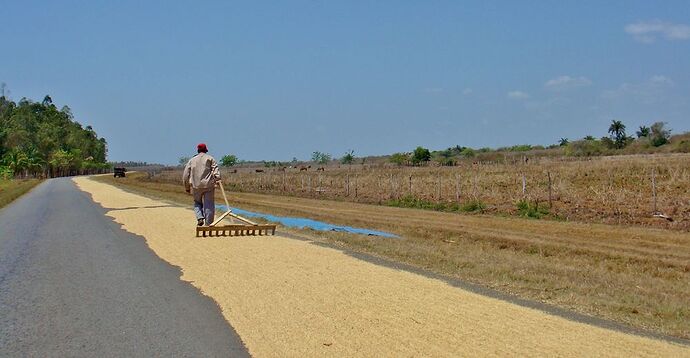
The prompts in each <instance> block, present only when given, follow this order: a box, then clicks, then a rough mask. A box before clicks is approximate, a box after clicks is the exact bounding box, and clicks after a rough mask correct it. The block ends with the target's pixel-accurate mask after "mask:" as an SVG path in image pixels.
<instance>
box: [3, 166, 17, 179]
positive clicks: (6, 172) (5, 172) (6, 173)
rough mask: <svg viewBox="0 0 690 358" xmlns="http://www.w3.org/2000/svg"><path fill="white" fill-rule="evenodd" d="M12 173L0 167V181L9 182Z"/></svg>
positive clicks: (7, 168) (6, 168)
mask: <svg viewBox="0 0 690 358" xmlns="http://www.w3.org/2000/svg"><path fill="white" fill-rule="evenodd" d="M13 174H14V172H13V171H12V169H10V168H9V167H6V166H2V165H0V180H10V179H12V177H13Z"/></svg>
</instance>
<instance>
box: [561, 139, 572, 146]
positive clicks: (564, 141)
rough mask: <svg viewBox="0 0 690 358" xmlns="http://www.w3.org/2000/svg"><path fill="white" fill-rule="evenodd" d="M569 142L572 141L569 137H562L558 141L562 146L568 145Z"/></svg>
mask: <svg viewBox="0 0 690 358" xmlns="http://www.w3.org/2000/svg"><path fill="white" fill-rule="evenodd" d="M568 143H570V141H569V140H568V138H561V139H560V140H559V141H558V145H559V146H561V147H563V146H566V145H568Z"/></svg>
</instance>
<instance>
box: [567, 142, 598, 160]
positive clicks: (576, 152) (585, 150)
mask: <svg viewBox="0 0 690 358" xmlns="http://www.w3.org/2000/svg"><path fill="white" fill-rule="evenodd" d="M606 151H607V145H606V144H605V143H604V142H602V141H598V140H578V141H574V142H570V143H568V144H567V145H566V148H565V155H568V156H574V157H592V156H597V155H603V154H605V153H606Z"/></svg>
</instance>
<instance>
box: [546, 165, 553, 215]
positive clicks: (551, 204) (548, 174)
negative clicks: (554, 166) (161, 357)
mask: <svg viewBox="0 0 690 358" xmlns="http://www.w3.org/2000/svg"><path fill="white" fill-rule="evenodd" d="M546 175H547V176H548V177H549V209H551V208H552V207H553V196H552V195H551V172H546Z"/></svg>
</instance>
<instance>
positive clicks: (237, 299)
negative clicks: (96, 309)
mask: <svg viewBox="0 0 690 358" xmlns="http://www.w3.org/2000/svg"><path fill="white" fill-rule="evenodd" d="M74 181H75V182H76V183H77V185H78V186H79V188H80V189H81V190H83V191H85V192H88V193H90V194H91V195H92V197H93V200H94V201H95V202H97V203H99V204H101V205H102V206H103V207H104V208H106V209H107V210H108V211H107V215H108V216H110V217H112V218H113V219H114V220H115V221H116V222H117V223H120V224H122V228H123V229H124V230H127V231H129V232H131V233H134V234H136V235H139V236H142V237H144V238H145V240H146V243H147V244H148V246H149V247H150V248H151V250H153V252H155V253H156V254H157V255H158V256H159V257H161V258H162V259H163V260H165V261H167V262H169V263H170V264H172V265H175V266H179V267H180V268H181V270H182V272H183V275H182V277H181V279H182V280H185V281H188V282H190V283H191V284H192V285H194V286H195V287H197V288H198V289H199V290H201V292H203V293H204V294H205V295H208V296H210V297H211V298H213V299H214V300H215V301H216V302H217V303H218V305H219V306H220V308H221V310H222V313H223V316H224V317H225V319H226V320H227V321H228V322H229V323H230V324H231V325H232V326H233V327H234V328H235V330H236V331H237V333H238V334H239V336H240V337H241V339H242V340H243V342H244V343H245V345H246V347H247V349H248V350H249V352H250V353H251V354H252V355H254V356H257V357H267V356H355V355H356V356H477V355H483V356H484V355H498V356H506V355H510V356H518V355H519V356H524V355H540V356H546V355H548V356H667V357H681V356H683V357H686V356H690V348H688V347H687V346H682V345H680V344H676V343H672V342H666V341H661V340H656V339H652V338H647V337H641V336H636V335H631V334H626V333H623V332H619V331H614V330H609V329H605V328H601V327H596V326H591V325H587V324H584V323H580V322H574V321H570V320H567V319H565V318H562V317H558V316H553V315H549V314H547V313H544V312H541V311H538V310H535V309H530V308H526V307H522V306H518V305H515V304H512V303H509V302H505V301H501V300H498V299H494V298H490V297H485V296H482V295H479V294H476V293H472V292H469V291H466V290H463V289H461V288H457V287H453V286H451V285H449V284H447V283H445V282H443V281H440V280H436V279H432V278H428V277H424V276H422V275H418V274H415V273H411V272H407V271H400V270H395V269H392V268H388V267H383V266H378V265H375V264H373V263H370V262H366V261H363V260H359V259H357V258H354V257H352V256H350V255H347V254H346V253H344V252H342V251H339V250H336V249H331V248H326V247H322V246H318V245H314V244H312V243H310V242H308V241H300V240H295V239H290V238H285V237H281V236H279V235H277V236H268V237H226V238H197V237H195V232H194V215H193V213H192V211H191V209H187V208H182V207H178V206H172V205H169V204H166V203H164V202H161V201H156V200H152V199H149V198H146V197H143V196H139V195H135V194H131V193H128V192H125V191H123V190H121V189H118V188H116V187H114V186H111V185H108V184H103V183H99V182H96V181H93V180H91V179H89V178H85V177H79V178H75V179H74ZM190 204H191V199H190ZM190 207H191V205H190ZM170 314H175V313H174V312H171V313H170Z"/></svg>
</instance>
